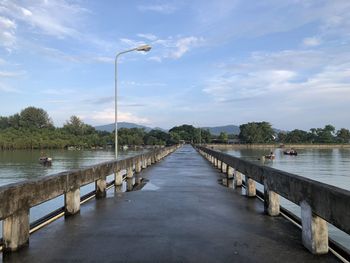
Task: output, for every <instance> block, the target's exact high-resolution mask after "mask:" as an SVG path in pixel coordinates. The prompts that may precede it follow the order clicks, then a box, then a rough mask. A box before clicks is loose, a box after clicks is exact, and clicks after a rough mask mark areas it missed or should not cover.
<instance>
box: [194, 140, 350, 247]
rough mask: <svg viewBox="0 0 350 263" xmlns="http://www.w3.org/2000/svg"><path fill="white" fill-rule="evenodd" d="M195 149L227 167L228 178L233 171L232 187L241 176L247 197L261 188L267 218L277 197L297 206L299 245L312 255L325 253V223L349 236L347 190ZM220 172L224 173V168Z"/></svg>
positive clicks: (277, 202)
mask: <svg viewBox="0 0 350 263" xmlns="http://www.w3.org/2000/svg"><path fill="white" fill-rule="evenodd" d="M196 148H197V149H198V150H200V153H201V154H202V155H203V154H204V155H205V156H206V158H207V159H208V160H209V161H210V162H212V163H213V164H214V165H215V166H216V167H218V166H219V164H220V165H221V163H222V164H224V165H227V167H226V174H227V178H229V176H231V174H232V170H231V168H232V169H233V178H234V187H236V186H241V185H242V174H244V175H245V179H246V180H245V187H246V195H247V196H249V197H253V196H256V182H258V183H260V184H262V185H264V209H265V212H266V214H267V215H269V216H277V215H279V214H280V196H283V197H284V198H286V199H288V200H289V201H291V202H293V203H295V204H297V205H300V208H301V222H302V243H303V245H304V246H305V247H306V248H307V249H308V250H309V251H310V252H311V253H313V254H325V253H327V252H328V250H329V248H328V226H327V222H328V223H330V224H332V225H334V226H335V227H337V228H339V229H340V230H342V231H344V232H345V233H347V234H350V224H349V222H350V191H347V190H344V189H341V188H338V187H334V186H331V185H327V184H324V183H321V182H318V181H314V180H311V179H308V178H305V177H302V176H299V175H295V174H291V173H287V172H284V171H280V170H277V169H273V168H271V167H266V166H262V165H259V164H256V163H252V162H249V161H246V160H243V159H240V158H237V157H234V156H231V155H228V154H225V153H222V152H219V151H215V150H213V149H209V148H206V147H202V146H197V147H196ZM220 168H222V167H221V166H220ZM221 170H222V171H223V172H224V168H222V169H221ZM229 174H230V175H229Z"/></svg>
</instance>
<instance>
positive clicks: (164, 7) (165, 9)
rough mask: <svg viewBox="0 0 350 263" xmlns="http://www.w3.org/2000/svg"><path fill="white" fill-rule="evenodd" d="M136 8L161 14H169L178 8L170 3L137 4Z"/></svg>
mask: <svg viewBox="0 0 350 263" xmlns="http://www.w3.org/2000/svg"><path fill="white" fill-rule="evenodd" d="M138 9H139V10H140V11H152V12H157V13H162V14H171V13H173V12H175V11H176V10H177V9H178V8H177V7H176V6H175V5H172V4H169V3H167V4H154V5H139V6H138Z"/></svg>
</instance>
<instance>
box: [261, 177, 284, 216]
mask: <svg viewBox="0 0 350 263" xmlns="http://www.w3.org/2000/svg"><path fill="white" fill-rule="evenodd" d="M264 210H265V213H267V214H268V215H269V216H278V215H279V214H280V196H279V195H278V194H277V193H276V192H274V191H271V190H270V189H269V186H268V182H267V180H264Z"/></svg>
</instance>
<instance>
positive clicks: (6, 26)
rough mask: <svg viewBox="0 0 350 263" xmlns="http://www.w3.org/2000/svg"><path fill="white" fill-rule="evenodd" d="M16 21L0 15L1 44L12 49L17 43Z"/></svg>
mask: <svg viewBox="0 0 350 263" xmlns="http://www.w3.org/2000/svg"><path fill="white" fill-rule="evenodd" d="M16 27H17V26H16V23H15V22H14V21H12V20H10V19H8V18H6V17H3V16H0V46H3V47H4V48H5V49H7V50H8V51H11V50H12V49H13V48H14V46H15V44H16V36H15V31H16Z"/></svg>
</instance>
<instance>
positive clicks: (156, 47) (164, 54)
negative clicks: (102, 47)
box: [120, 34, 205, 62]
mask: <svg viewBox="0 0 350 263" xmlns="http://www.w3.org/2000/svg"><path fill="white" fill-rule="evenodd" d="M137 36H138V37H140V38H143V39H148V40H149V43H148V44H150V45H151V46H152V47H153V49H152V51H151V52H152V54H154V55H153V56H151V57H149V58H148V59H149V60H153V61H157V62H162V61H163V59H169V58H170V59H179V58H181V57H183V56H184V55H185V54H186V53H188V52H189V51H190V50H191V49H192V48H194V47H198V46H200V45H202V44H203V43H204V42H205V41H204V38H202V37H196V36H187V37H182V36H176V37H173V36H169V37H168V38H165V39H161V38H158V37H157V36H155V35H153V34H138V35H137ZM120 41H121V42H122V44H124V45H126V47H127V48H133V47H137V46H139V45H142V44H145V43H144V41H139V40H133V39H129V38H121V39H120Z"/></svg>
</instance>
